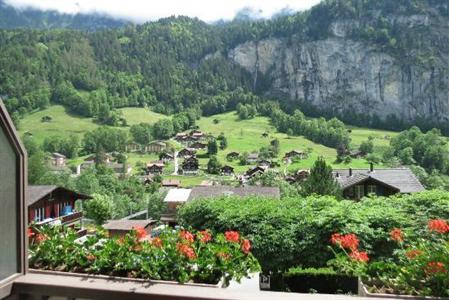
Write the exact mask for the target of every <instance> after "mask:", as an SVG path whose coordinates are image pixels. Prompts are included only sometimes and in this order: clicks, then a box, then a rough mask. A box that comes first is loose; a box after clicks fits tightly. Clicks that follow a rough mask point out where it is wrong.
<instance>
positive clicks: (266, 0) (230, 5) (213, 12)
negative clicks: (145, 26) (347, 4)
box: [5, 0, 320, 22]
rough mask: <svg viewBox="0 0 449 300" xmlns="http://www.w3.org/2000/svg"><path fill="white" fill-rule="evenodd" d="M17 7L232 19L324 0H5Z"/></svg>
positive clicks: (139, 16)
mask: <svg viewBox="0 0 449 300" xmlns="http://www.w3.org/2000/svg"><path fill="white" fill-rule="evenodd" d="M5 2H6V3H8V4H11V5H13V6H15V7H17V8H26V7H33V8H39V9H44V10H48V9H55V10H58V11H60V12H64V13H89V12H99V13H106V14H108V15H111V16H114V17H120V18H125V19H129V20H133V21H136V22H144V21H149V20H157V19H160V18H163V17H168V16H172V15H185V16H189V17H198V18H199V19H201V20H204V21H207V22H211V21H216V20H220V19H224V20H231V19H233V18H234V16H235V15H236V14H237V13H238V12H239V11H241V10H242V9H246V8H250V9H252V10H254V11H257V12H258V16H260V17H263V18H269V17H271V16H272V15H274V14H276V13H278V12H279V11H282V10H285V9H288V10H292V11H299V10H304V9H308V8H310V7H312V6H313V5H315V4H317V3H318V2H320V0H5Z"/></svg>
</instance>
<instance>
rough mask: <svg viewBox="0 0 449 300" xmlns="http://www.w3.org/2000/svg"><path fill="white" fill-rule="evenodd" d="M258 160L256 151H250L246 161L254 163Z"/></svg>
mask: <svg viewBox="0 0 449 300" xmlns="http://www.w3.org/2000/svg"><path fill="white" fill-rule="evenodd" d="M258 160H259V154H258V153H250V154H249V155H248V158H247V161H248V162H249V163H251V164H253V163H256V162H257V161H258Z"/></svg>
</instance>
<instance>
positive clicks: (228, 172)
mask: <svg viewBox="0 0 449 300" xmlns="http://www.w3.org/2000/svg"><path fill="white" fill-rule="evenodd" d="M220 174H221V175H224V176H231V175H233V174H234V168H233V167H231V166H228V165H225V166H223V167H221V168H220Z"/></svg>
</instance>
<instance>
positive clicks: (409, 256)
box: [405, 249, 422, 259]
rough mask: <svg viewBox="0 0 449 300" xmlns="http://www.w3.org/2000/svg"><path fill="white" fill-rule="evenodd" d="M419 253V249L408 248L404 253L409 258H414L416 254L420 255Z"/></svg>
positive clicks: (420, 252)
mask: <svg viewBox="0 0 449 300" xmlns="http://www.w3.org/2000/svg"><path fill="white" fill-rule="evenodd" d="M421 254H422V251H421V250H418V249H414V250H410V251H407V252H406V253H405V255H406V256H407V257H408V258H409V259H415V258H417V257H418V256H420V255H421Z"/></svg>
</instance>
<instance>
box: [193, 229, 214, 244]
mask: <svg viewBox="0 0 449 300" xmlns="http://www.w3.org/2000/svg"><path fill="white" fill-rule="evenodd" d="M197 237H198V238H199V240H200V241H201V242H202V243H207V242H210V241H211V240H212V235H211V234H210V233H209V231H207V230H203V231H200V232H199V233H198V234H197Z"/></svg>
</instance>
